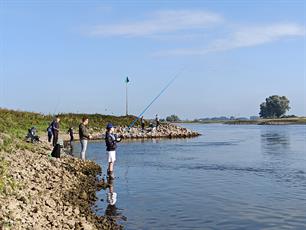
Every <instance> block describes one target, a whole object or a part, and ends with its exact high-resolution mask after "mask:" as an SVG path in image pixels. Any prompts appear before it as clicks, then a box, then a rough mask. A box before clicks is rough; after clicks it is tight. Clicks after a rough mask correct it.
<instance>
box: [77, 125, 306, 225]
mask: <svg viewBox="0 0 306 230" xmlns="http://www.w3.org/2000/svg"><path fill="white" fill-rule="evenodd" d="M182 126H185V127H187V128H190V129H192V130H195V131H198V132H200V133H202V134H203V135H202V136H200V137H197V138H192V139H172V140H148V141H127V142H122V143H120V144H119V148H118V150H117V162H116V166H115V174H116V179H115V180H114V182H113V187H112V190H113V191H111V192H112V194H114V193H116V195H117V196H116V197H114V195H112V196H110V194H108V193H109V192H110V191H109V190H106V191H105V190H101V191H100V192H98V197H99V201H98V202H97V203H96V206H95V207H94V209H95V210H96V212H97V213H98V214H99V215H105V214H106V215H110V216H113V217H114V218H116V219H117V221H118V223H120V224H122V225H123V226H124V227H125V229H306V126H303V125H300V126H295V125H292V126H258V125H254V126H253V125H245V126H243V125H232V126H231V125H221V124H210V125H202V124H201V125H200V124H190V125H186V124H184V125H182ZM78 148H79V147H78ZM87 157H88V159H91V160H95V161H96V162H97V163H98V164H100V165H101V166H102V168H103V171H104V172H105V171H106V167H107V156H106V153H105V144H104V143H103V142H94V143H90V144H89V148H88V151H87ZM107 196H109V197H110V198H112V199H110V201H112V202H116V203H115V205H110V204H109V202H107V201H108V199H107Z"/></svg>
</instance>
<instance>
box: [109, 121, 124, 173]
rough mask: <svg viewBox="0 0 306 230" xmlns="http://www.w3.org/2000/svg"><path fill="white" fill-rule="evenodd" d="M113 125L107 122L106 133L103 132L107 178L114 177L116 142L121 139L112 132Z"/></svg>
mask: <svg viewBox="0 0 306 230" xmlns="http://www.w3.org/2000/svg"><path fill="white" fill-rule="evenodd" d="M114 130H115V129H114V126H113V125H112V124H111V123H109V124H108V125H107V126H106V133H105V144H106V152H107V154H108V169H107V175H108V176H109V178H112V179H114V178H115V177H114V164H115V161H116V149H117V142H120V141H121V138H119V137H118V136H117V135H116V134H114Z"/></svg>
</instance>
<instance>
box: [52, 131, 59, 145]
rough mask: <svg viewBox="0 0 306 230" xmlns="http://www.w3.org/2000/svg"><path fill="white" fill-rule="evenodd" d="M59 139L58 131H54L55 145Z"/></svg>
mask: <svg viewBox="0 0 306 230" xmlns="http://www.w3.org/2000/svg"><path fill="white" fill-rule="evenodd" d="M57 141H58V132H53V146H55V145H56V144H57Z"/></svg>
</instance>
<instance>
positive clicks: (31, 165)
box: [0, 144, 121, 230]
mask: <svg viewBox="0 0 306 230" xmlns="http://www.w3.org/2000/svg"><path fill="white" fill-rule="evenodd" d="M49 153H50V147H48V146H47V144H45V145H44V144H40V146H37V147H36V150H35V151H34V152H32V151H31V152H30V151H27V150H23V151H21V150H15V151H14V152H12V153H10V154H6V153H2V155H4V156H5V160H6V161H7V162H8V163H9V171H8V173H9V174H10V175H11V176H12V177H13V180H14V181H15V183H16V186H15V188H14V189H12V188H10V187H8V188H7V189H5V191H4V192H3V193H2V194H0V228H1V229H17V230H18V229H37V230H42V229H76V230H77V229H84V230H94V229H120V228H121V227H120V226H118V225H116V223H115V222H114V221H113V220H111V219H109V218H107V217H98V216H96V215H95V213H94V212H93V211H92V205H93V203H94V202H95V200H96V195H95V193H96V185H97V177H96V176H97V174H98V173H99V172H100V171H101V168H100V166H98V165H97V164H95V163H94V162H91V161H81V160H79V159H76V158H73V157H70V156H64V157H62V158H60V159H55V158H51V157H50V156H48V154H49Z"/></svg>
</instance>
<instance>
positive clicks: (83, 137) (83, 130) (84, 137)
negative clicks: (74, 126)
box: [79, 117, 91, 160]
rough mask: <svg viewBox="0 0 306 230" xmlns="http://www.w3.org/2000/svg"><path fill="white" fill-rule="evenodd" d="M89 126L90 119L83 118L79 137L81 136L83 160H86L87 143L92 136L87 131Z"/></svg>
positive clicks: (81, 155)
mask: <svg viewBox="0 0 306 230" xmlns="http://www.w3.org/2000/svg"><path fill="white" fill-rule="evenodd" d="M87 125H88V117H83V119H82V123H81V124H80V125H79V136H80V142H81V153H80V157H81V159H82V160H85V154H86V149H87V143H88V140H89V139H91V135H90V134H89V133H88V130H87Z"/></svg>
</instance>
